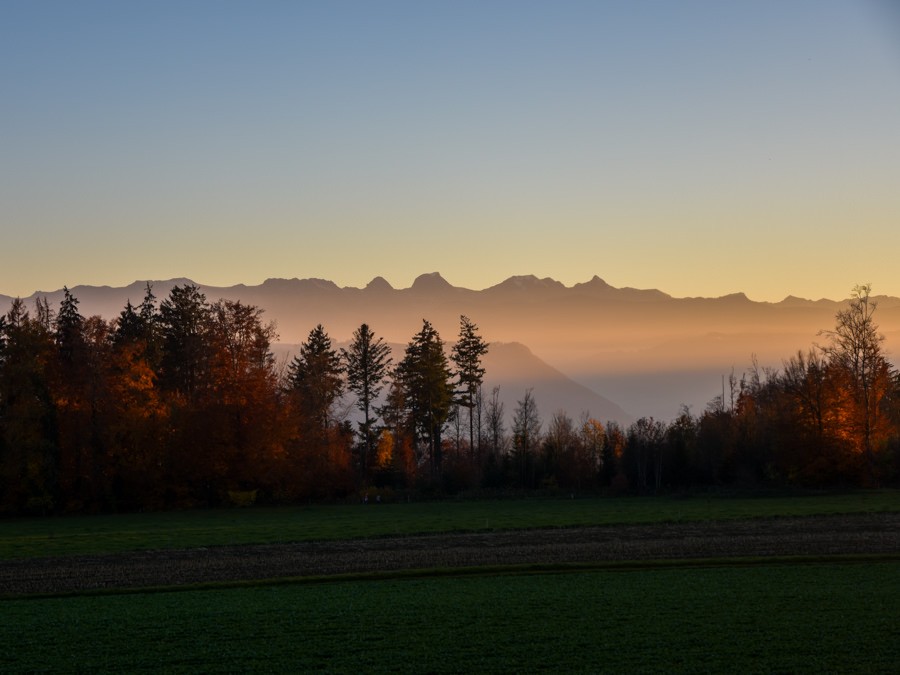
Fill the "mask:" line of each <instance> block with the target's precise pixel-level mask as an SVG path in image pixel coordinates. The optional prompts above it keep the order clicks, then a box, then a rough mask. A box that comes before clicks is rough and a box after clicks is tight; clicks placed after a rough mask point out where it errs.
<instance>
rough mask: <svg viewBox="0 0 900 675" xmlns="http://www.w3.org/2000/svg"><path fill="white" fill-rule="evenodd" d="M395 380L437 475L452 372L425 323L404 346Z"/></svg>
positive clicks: (433, 332) (436, 336)
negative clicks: (426, 445)
mask: <svg viewBox="0 0 900 675" xmlns="http://www.w3.org/2000/svg"><path fill="white" fill-rule="evenodd" d="M397 374H398V377H399V380H400V382H401V384H402V387H403V391H404V394H405V397H406V405H407V406H408V407H409V410H410V412H411V414H412V416H413V419H414V421H415V424H416V428H417V430H418V432H419V436H420V438H422V439H424V440H425V441H426V442H427V444H428V452H429V457H430V459H431V468H432V472H433V473H434V474H435V475H438V476H439V475H440V473H441V465H442V448H441V442H442V441H441V434H442V432H443V428H444V424H446V422H447V420H448V419H449V417H450V411H451V408H452V405H453V384H452V382H451V377H452V371H451V370H450V366H449V362H448V360H447V356H446V354H444V343H443V341H442V340H441V336H440V335H439V334H438V332H437V331H436V330H435V329H434V327H433V326H432V325H431V323H429V322H428V321H425V320H423V321H422V330H421V331H419V332H418V333H417V334H416V335H415V336H414V337H413V339H412V341H411V342H410V343H409V344H408V345H407V346H406V352H405V355H404V357H403V360H402V361H401V362H400V364H399V366H398V373H397Z"/></svg>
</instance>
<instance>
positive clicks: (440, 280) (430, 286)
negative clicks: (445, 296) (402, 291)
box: [410, 272, 453, 292]
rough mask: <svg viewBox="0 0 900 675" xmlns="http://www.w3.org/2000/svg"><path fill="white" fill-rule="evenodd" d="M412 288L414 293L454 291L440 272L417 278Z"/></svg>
mask: <svg viewBox="0 0 900 675" xmlns="http://www.w3.org/2000/svg"><path fill="white" fill-rule="evenodd" d="M410 288H411V289H412V290H414V291H430V292H433V291H447V290H452V289H453V286H452V285H451V284H450V283H449V282H448V281H447V280H446V279H444V277H442V276H441V273H440V272H429V273H428V274H420V275H419V276H417V277H416V279H415V281H413V283H412V286H411V287H410Z"/></svg>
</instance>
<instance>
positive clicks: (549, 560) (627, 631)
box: [0, 491, 900, 672]
mask: <svg viewBox="0 0 900 675" xmlns="http://www.w3.org/2000/svg"><path fill="white" fill-rule="evenodd" d="M898 518H900V494H898V493H897V492H893V491H879V492H857V493H844V494H827V493H823V494H810V495H805V496H798V497H793V498H792V497H769V498H766V497H758V498H746V497H711V496H710V497H705V496H703V497H701V496H695V497H691V498H681V499H674V498H647V499H642V498H630V499H626V498H623V499H618V498H617V499H575V500H510V501H471V502H465V501H452V502H427V503H418V504H417V503H411V504H407V503H402V504H377V505H375V504H371V503H370V504H368V505H365V506H364V505H343V506H337V505H335V506H311V507H307V508H296V509H244V510H237V509H234V510H225V511H196V512H181V513H164V514H135V515H122V516H98V517H82V516H79V517H71V518H55V519H46V520H13V521H4V522H0V545H2V548H0V550H2V552H3V557H4V560H3V561H2V562H0V592H2V594H3V596H4V599H3V600H2V601H0V602H2V614H3V621H2V623H0V647H2V649H3V654H4V657H3V660H2V661H3V667H2V670H3V671H4V672H35V671H61V670H79V671H91V672H124V671H128V672H133V671H140V670H146V671H154V672H197V671H203V672H217V671H218V672H226V671H227V672H247V671H274V672H283V671H310V670H318V671H335V672H350V671H354V672H361V671H362V672H379V671H390V672H476V671H477V672H491V671H493V672H497V671H505V672H529V671H531V672H534V671H543V672H558V671H563V670H565V671H574V672H598V671H610V672H622V671H629V672H631V671H654V670H656V671H660V670H665V671H667V672H677V671H690V672H697V671H710V672H722V671H725V670H729V671H741V672H773V671H791V672H813V671H819V672H821V671H823V670H824V671H829V672H891V671H894V670H895V668H896V663H897V662H898V659H900V647H898V645H900V541H898V540H900V532H898V530H900V520H898ZM198 561H199V562H198ZM251 561H252V564H250V563H251ZM277 561H280V562H277ZM183 565H187V566H188V567H189V568H191V569H193V567H199V568H202V569H201V571H202V572H203V573H202V574H200V575H199V576H196V577H192V576H190V575H186V576H184V577H183V578H180V577H179V575H180V574H182V573H183V568H182V567H181V566H183ZM354 565H355V566H354ZM99 568H103V569H106V570H107V573H106V574H107V576H103V575H99V576H97V573H96V570H97V569H99ZM210 570H211V572H210ZM79 575H80V576H81V577H82V582H81V585H79V583H75V584H74V585H72V584H71V583H70V582H68V585H67V583H64V582H66V580H67V579H68V580H70V579H71V578H72V577H76V579H75V580H76V582H78V581H79V580H78V578H77V577H79ZM142 575H146V576H142ZM25 576H30V578H31V582H33V584H34V585H33V586H30V587H28V589H25V588H24V587H22V586H19V585H18V583H19V581H20V579H19V577H25ZM90 579H95V580H98V581H99V583H98V584H96V585H90V584H88V583H87V582H86V581H85V580H90Z"/></svg>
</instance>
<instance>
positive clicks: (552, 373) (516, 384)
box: [274, 342, 634, 431]
mask: <svg viewBox="0 0 900 675" xmlns="http://www.w3.org/2000/svg"><path fill="white" fill-rule="evenodd" d="M341 346H346V344H342V345H341ZM391 348H392V350H393V356H394V361H395V362H397V361H399V360H400V359H402V358H403V350H404V348H405V345H401V344H398V343H392V344H391ZM274 351H275V355H276V358H277V359H278V360H279V362H281V363H283V364H286V363H287V362H288V361H289V360H290V359H291V358H293V356H294V355H295V354H296V353H297V352H298V351H299V345H296V344H284V343H280V344H278V345H277V346H276V348H275V350H274ZM483 365H484V368H485V371H486V372H485V380H484V385H483V391H484V396H485V399H487V398H488V397H490V395H491V391H492V390H493V388H494V387H499V388H500V390H499V400H500V401H501V402H502V403H503V407H504V412H505V418H506V425H507V431H509V430H510V425H511V424H512V417H513V414H514V412H515V409H516V405H517V403H518V402H519V401H520V400H521V399H522V398H523V397H524V396H525V392H526V391H527V390H529V389H530V390H531V391H532V394H533V395H534V398H535V402H536V403H537V406H538V411H539V412H540V414H541V417H542V419H543V420H544V421H545V422H547V421H549V419H550V417H551V416H552V415H553V414H554V413H556V412H557V411H558V410H564V411H566V412H567V413H568V415H569V416H570V417H571V418H572V419H573V420H574V421H575V422H577V421H578V420H579V418H580V417H581V415H582V414H583V413H588V414H589V415H590V416H591V417H594V418H595V419H598V420H600V421H601V422H603V423H606V422H607V421H609V420H613V421H616V422H618V423H619V424H621V425H623V426H627V425H629V424H631V422H633V421H634V417H632V416H631V415H629V414H628V413H627V412H625V411H624V410H623V409H622V408H621V407H620V406H618V405H617V404H616V403H613V402H612V401H610V400H609V399H608V398H605V397H604V396H601V395H600V394H598V393H597V392H595V391H592V390H591V389H589V388H588V387H586V386H584V385H581V384H579V383H577V382H575V381H573V380H572V379H571V378H569V377H567V376H566V375H564V374H563V373H561V372H560V371H558V370H557V369H556V368H554V367H552V366H550V365H548V364H547V363H545V362H544V361H542V360H541V359H539V358H538V357H537V356H535V355H534V354H533V353H532V352H531V350H530V349H528V347H526V346H525V345H523V344H519V343H517V342H513V343H505V342H497V343H493V344H491V346H490V349H489V350H488V353H487V354H486V355H485V358H484V362H483Z"/></svg>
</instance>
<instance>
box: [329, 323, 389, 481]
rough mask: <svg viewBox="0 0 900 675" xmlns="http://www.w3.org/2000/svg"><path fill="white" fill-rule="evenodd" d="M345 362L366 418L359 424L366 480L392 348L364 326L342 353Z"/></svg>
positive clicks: (352, 388)
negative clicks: (376, 409)
mask: <svg viewBox="0 0 900 675" xmlns="http://www.w3.org/2000/svg"><path fill="white" fill-rule="evenodd" d="M341 358H342V359H343V362H344V366H345V368H346V372H347V388H348V389H349V390H350V391H351V392H353V394H354V395H355V396H356V407H357V408H358V409H359V411H360V412H361V413H362V414H363V421H362V422H360V423H359V431H360V436H361V437H362V450H361V453H360V454H361V456H360V472H361V474H362V475H363V476H365V474H366V467H367V463H368V461H369V460H370V459H371V457H372V450H373V445H374V442H375V437H374V433H373V430H372V424H373V423H374V420H373V418H372V408H373V405H374V403H375V401H376V400H377V399H378V396H379V395H380V394H381V390H382V389H383V388H384V381H385V378H386V377H387V375H388V372H389V370H390V367H391V362H392V359H391V348H390V346H388V345H387V344H385V342H384V341H383V340H382V338H380V337H378V338H376V337H375V334H374V333H373V332H372V330H371V329H370V328H369V326H368V324H365V323H364V324H362V325H361V326H360V327H359V328H357V329H356V330H355V331H354V333H353V340H352V341H351V342H350V346H349V347H348V348H347V349H341Z"/></svg>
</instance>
